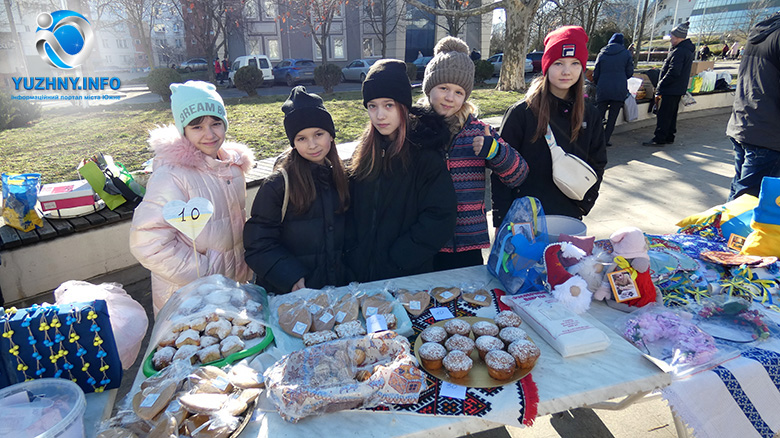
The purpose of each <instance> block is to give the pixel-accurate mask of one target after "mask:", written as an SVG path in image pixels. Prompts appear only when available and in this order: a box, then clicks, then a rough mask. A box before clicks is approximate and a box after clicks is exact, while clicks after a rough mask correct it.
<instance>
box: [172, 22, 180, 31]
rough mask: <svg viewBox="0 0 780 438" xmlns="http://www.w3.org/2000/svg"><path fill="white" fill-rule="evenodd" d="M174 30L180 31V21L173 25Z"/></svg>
mask: <svg viewBox="0 0 780 438" xmlns="http://www.w3.org/2000/svg"><path fill="white" fill-rule="evenodd" d="M173 31H174V32H178V31H179V23H175V24H174V25H173Z"/></svg>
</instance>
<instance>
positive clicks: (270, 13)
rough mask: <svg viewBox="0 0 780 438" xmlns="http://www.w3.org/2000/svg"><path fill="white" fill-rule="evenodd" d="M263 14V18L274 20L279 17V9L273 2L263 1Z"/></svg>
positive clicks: (271, 0)
mask: <svg viewBox="0 0 780 438" xmlns="http://www.w3.org/2000/svg"><path fill="white" fill-rule="evenodd" d="M263 14H264V16H265V18H271V19H275V18H276V17H278V16H279V9H278V8H277V6H276V2H275V1H274V0H263Z"/></svg>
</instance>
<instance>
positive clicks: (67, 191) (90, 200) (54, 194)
mask: <svg viewBox="0 0 780 438" xmlns="http://www.w3.org/2000/svg"><path fill="white" fill-rule="evenodd" d="M38 201H39V202H40V203H41V209H42V210H43V211H51V210H61V209H64V208H73V207H84V206H91V205H93V204H94V203H95V192H94V191H93V190H92V187H91V186H90V185H89V183H88V182H87V180H78V181H68V182H62V183H55V184H46V185H44V186H43V187H42V188H41V192H40V193H38Z"/></svg>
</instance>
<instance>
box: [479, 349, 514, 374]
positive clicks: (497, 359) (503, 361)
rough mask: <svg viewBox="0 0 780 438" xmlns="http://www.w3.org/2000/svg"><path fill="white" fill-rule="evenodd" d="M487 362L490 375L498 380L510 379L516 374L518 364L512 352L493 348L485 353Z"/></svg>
mask: <svg viewBox="0 0 780 438" xmlns="http://www.w3.org/2000/svg"><path fill="white" fill-rule="evenodd" d="M485 364H486V365H487V368H488V374H490V377H492V378H494V379H496V380H509V379H511V378H512V376H513V375H514V374H515V369H517V364H516V363H515V358H514V357H512V355H511V354H509V353H507V352H506V351H503V350H493V351H490V352H488V354H486V355H485Z"/></svg>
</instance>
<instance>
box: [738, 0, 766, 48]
mask: <svg viewBox="0 0 780 438" xmlns="http://www.w3.org/2000/svg"><path fill="white" fill-rule="evenodd" d="M771 4H772V2H771V1H770V0H753V1H752V2H748V7H747V9H746V10H745V21H744V22H743V23H742V25H741V26H739V28H738V29H737V30H736V32H735V33H736V34H737V35H739V36H740V37H741V38H744V39H746V40H747V37H748V34H750V29H752V28H753V26H755V25H756V24H757V23H758V22H760V21H762V20H764V19H766V18H769V15H770V14H769V11H770V10H771V9H770V8H769V6H770V5H771Z"/></svg>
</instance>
